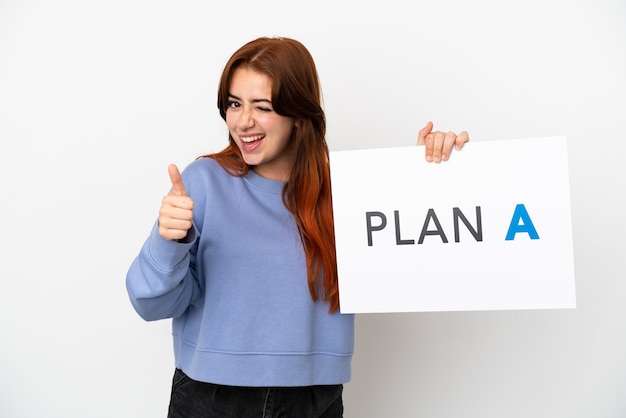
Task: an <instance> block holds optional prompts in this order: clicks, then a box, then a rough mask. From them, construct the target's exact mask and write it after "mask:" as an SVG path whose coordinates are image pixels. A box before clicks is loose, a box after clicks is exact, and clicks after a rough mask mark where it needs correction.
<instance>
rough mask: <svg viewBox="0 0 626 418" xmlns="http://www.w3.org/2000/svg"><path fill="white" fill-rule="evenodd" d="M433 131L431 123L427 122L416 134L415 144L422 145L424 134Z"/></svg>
mask: <svg viewBox="0 0 626 418" xmlns="http://www.w3.org/2000/svg"><path fill="white" fill-rule="evenodd" d="M432 131H433V123H432V122H428V123H427V124H426V126H424V127H423V128H422V129H420V131H419V133H418V134H417V145H424V143H425V142H426V136H427V135H428V134H429V133H431V132H432Z"/></svg>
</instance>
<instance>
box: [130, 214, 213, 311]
mask: <svg viewBox="0 0 626 418" xmlns="http://www.w3.org/2000/svg"><path fill="white" fill-rule="evenodd" d="M196 241H197V240H196V227H195V226H193V227H192V228H191V229H190V230H189V235H188V237H187V239H186V240H185V242H176V241H170V240H166V239H165V238H163V237H161V236H160V235H159V232H158V223H155V225H154V227H153V228H152V231H151V233H150V235H149V237H148V239H147V240H146V242H145V243H144V245H143V247H142V248H141V251H140V252H139V255H138V256H137V257H136V258H135V260H133V262H132V264H131V266H130V268H129V270H128V273H127V275H126V289H127V291H128V295H129V297H130V301H131V303H132V305H133V307H134V308H135V310H136V311H137V313H138V314H139V316H141V317H142V318H143V319H145V320H146V321H154V320H158V319H164V318H176V317H178V316H180V315H182V314H183V313H184V312H185V310H186V309H187V307H188V306H189V305H190V304H191V303H192V302H193V301H194V300H196V299H197V298H198V297H199V296H200V294H201V288H200V285H199V283H198V279H197V276H196V272H195V258H196V245H197V244H196Z"/></svg>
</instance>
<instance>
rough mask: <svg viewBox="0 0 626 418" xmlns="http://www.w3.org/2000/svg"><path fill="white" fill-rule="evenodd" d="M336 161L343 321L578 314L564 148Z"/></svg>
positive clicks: (549, 143) (474, 149)
mask: <svg viewBox="0 0 626 418" xmlns="http://www.w3.org/2000/svg"><path fill="white" fill-rule="evenodd" d="M424 150H425V148H424V147H423V146H419V147H418V146H411V147H401V148H383V149H368V150H358V151H334V152H331V157H330V161H331V177H332V188H333V207H334V217H335V235H336V245H337V266H338V270H339V292H340V301H341V312H342V313H364V312H420V311H467V310H509V309H557V308H574V307H575V306H576V292H575V281H574V259H573V244H572V225H571V211H570V191H569V172H568V162H567V141H566V138H565V137H550V138H533V139H515V140H500V141H488V142H470V143H467V144H466V145H465V147H464V148H463V150H462V151H461V152H454V153H453V154H452V156H451V158H450V160H449V161H447V162H442V163H440V164H435V163H428V162H426V161H425V158H424Z"/></svg>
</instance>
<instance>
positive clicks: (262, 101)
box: [228, 93, 272, 104]
mask: <svg viewBox="0 0 626 418" xmlns="http://www.w3.org/2000/svg"><path fill="white" fill-rule="evenodd" d="M228 98H229V99H235V100H238V101H240V102H243V100H241V98H239V97H237V96H235V95H234V94H231V93H228ZM250 103H269V104H272V101H271V100H268V99H253V100H252V101H251V102H250Z"/></svg>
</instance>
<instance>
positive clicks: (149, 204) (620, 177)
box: [0, 0, 626, 418]
mask: <svg viewBox="0 0 626 418" xmlns="http://www.w3.org/2000/svg"><path fill="white" fill-rule="evenodd" d="M625 23H626V5H625V4H624V2H623V1H619V0H614V1H610V0H594V1H591V0H589V1H576V0H574V1H566V0H563V1H551V0H528V1H525V2H519V1H516V2H506V1H495V0H494V1H487V0H477V1H473V2H466V1H462V0H442V1H437V2H435V1H428V2H422V1H417V2H408V1H405V0H389V1H376V2H373V1H364V0H360V1H344V2H339V1H335V0H332V1H327V0H316V1H300V2H295V1H287V0H284V1H276V0H268V1H254V2H253V1H248V0H240V1H233V2H209V1H179V2H173V1H158V0H157V1H154V0H151V1H148V0H145V1H140V0H123V1H122V0H110V1H98V2H95V1H91V2H89V1H83V0H75V1H71V0H57V1H49V2H47V1H43V0H0V144H1V145H0V170H1V171H0V190H1V191H2V204H1V205H0V228H1V229H0V333H1V334H0V416H3V417H11V418H13V417H65V418H66V417H159V416H165V410H166V407H167V403H168V396H169V385H170V378H171V374H172V371H173V370H172V367H173V365H172V354H171V340H170V336H169V322H168V321H161V322H156V323H144V322H143V321H142V320H140V319H139V317H138V316H137V315H136V314H135V313H134V311H133V310H132V308H131V306H130V303H129V302H128V300H127V296H126V291H125V288H124V276H125V273H126V270H127V268H128V265H129V263H130V261H131V259H132V258H133V257H134V256H135V255H136V253H137V252H138V250H139V247H140V246H141V244H142V242H143V240H144V239H145V237H146V236H147V233H148V231H149V228H150V226H151V224H152V223H153V221H154V219H155V217H156V213H157V210H158V207H159V204H160V199H161V196H162V195H163V194H164V193H165V192H166V191H167V188H168V178H167V172H166V166H167V164H168V163H170V162H175V163H177V164H179V165H181V166H184V165H186V164H187V163H188V162H190V161H191V160H192V159H193V158H195V157H196V156H197V155H199V154H201V153H207V152H211V151H215V150H218V149H221V148H222V147H223V146H224V145H225V138H226V131H225V129H224V127H223V124H222V123H221V121H220V119H219V116H218V113H217V110H216V108H215V102H216V97H215V93H216V88H217V81H218V76H219V74H220V72H221V69H222V66H223V64H224V63H225V61H226V60H227V58H228V57H229V55H230V54H231V53H232V52H233V51H234V50H235V49H236V48H238V47H239V46H240V45H241V44H243V43H244V42H246V41H248V40H251V39H253V38H255V37H257V36H261V35H284V36H290V37H294V38H297V39H299V40H301V41H302V42H303V43H304V44H305V45H307V46H308V47H309V49H310V51H311V52H312V54H313V55H314V57H315V58H316V60H317V63H318V66H319V72H320V76H321V79H322V84H323V88H324V94H325V104H326V110H327V116H328V120H329V125H328V127H329V129H328V139H329V142H330V144H331V147H332V149H333V150H341V149H357V148H373V147H381V146H402V145H407V144H411V143H413V141H414V140H415V137H416V135H417V131H418V130H419V128H421V127H422V126H423V125H424V124H425V123H426V122H427V121H428V120H433V121H434V122H435V128H440V129H448V130H455V131H460V130H463V129H466V130H468V131H469V132H470V134H471V136H472V140H473V141H482V140H493V139H501V138H523V137H536V136H554V135H567V136H568V140H569V144H568V146H569V159H570V178H571V190H572V221H573V228H574V229H573V239H574V252H575V267H576V285H577V295H578V301H577V303H578V308H577V309H576V310H558V311H512V312H450V313H430V314H389V315H381V314H376V315H362V316H358V317H357V347H356V355H355V358H354V363H353V365H354V376H353V381H352V382H351V383H349V384H348V385H346V390H345V404H346V413H345V416H346V417H347V418H357V417H358V418H369V417H372V418H379V417H385V418H386V417H393V418H404V417H406V418H413V417H427V418H458V417H461V418H468V417H477V418H478V417H479V418H502V417H507V418H517V417H520V418H522V417H523V418H526V417H533V418H538V417H539V418H560V417H568V418H591V417H593V418H613V417H615V418H618V417H623V416H624V415H625V414H626V397H625V396H624V393H626V355H625V353H626V303H625V302H626V282H625V280H624V279H625V278H626V269H625V267H624V249H625V244H624V238H625V235H626V222H625V216H624V213H625V211H626V207H625V203H624V201H625V199H624V194H625V192H624V190H625V187H624V179H625V178H626V168H625V165H624V152H625V150H626V145H625V140H624V133H623V132H624V120H625V119H626V107H625V104H624V97H625V96H626V76H625V74H626V24H625ZM537 152H542V150H541V149H537ZM453 157H454V156H453ZM362 169H367V167H355V175H358V172H359V170H362ZM425 181H428V179H425Z"/></svg>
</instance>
